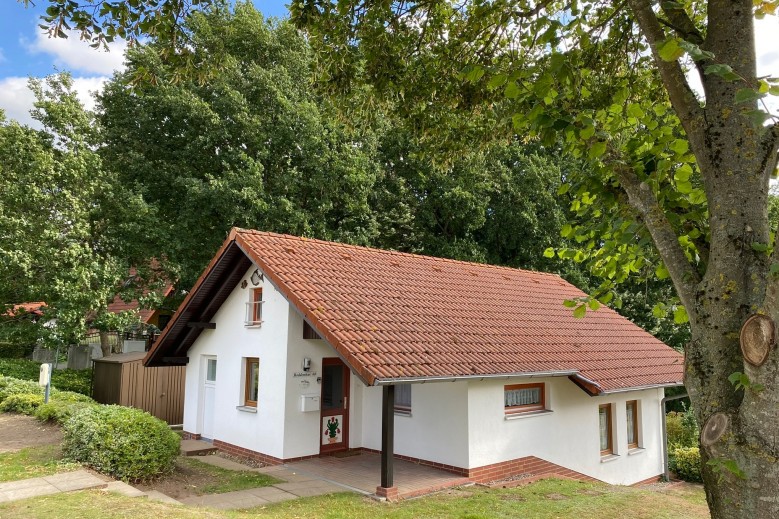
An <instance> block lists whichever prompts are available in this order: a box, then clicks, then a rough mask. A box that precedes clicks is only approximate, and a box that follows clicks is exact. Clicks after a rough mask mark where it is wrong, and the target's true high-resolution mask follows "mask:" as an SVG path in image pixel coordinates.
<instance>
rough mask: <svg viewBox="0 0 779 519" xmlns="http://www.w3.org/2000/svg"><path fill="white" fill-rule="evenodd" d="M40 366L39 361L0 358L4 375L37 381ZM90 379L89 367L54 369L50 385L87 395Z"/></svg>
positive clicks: (1, 372) (0, 365)
mask: <svg viewBox="0 0 779 519" xmlns="http://www.w3.org/2000/svg"><path fill="white" fill-rule="evenodd" d="M40 367H41V364H40V363H39V362H35V361H32V360H27V359H3V358H0V374H2V375H5V376H6V377H13V378H18V379H22V380H32V381H35V382H37V381H38V374H39V373H40ZM91 379H92V370H91V369H80V370H75V369H55V370H54V371H53V372H52V374H51V385H52V386H56V387H57V388H59V389H61V390H63V391H74V392H76V393H81V394H82V395H89V389H90V385H91Z"/></svg>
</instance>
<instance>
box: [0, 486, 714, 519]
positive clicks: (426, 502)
mask: <svg viewBox="0 0 779 519" xmlns="http://www.w3.org/2000/svg"><path fill="white" fill-rule="evenodd" d="M685 492H688V493H698V494H703V490H702V489H700V487H693V488H692V489H689V490H686V491H685ZM696 501H697V500H696ZM0 517H15V518H20V519H27V518H30V519H32V518H41V519H43V518H47V519H48V518H50V517H58V518H60V519H76V518H79V519H81V518H83V519H104V518H106V519H110V518H125V517H165V518H166V519H183V518H203V519H212V518H218V517H225V518H233V519H249V518H254V517H260V518H278V519H292V518H296V519H297V518H328V519H339V518H344V519H346V518H350V519H352V518H371V519H373V518H377V519H382V518H393V519H394V518H399V519H404V518H420V517H424V518H442V519H443V518H460V519H482V518H485V519H486V518H506V519H508V518H512V519H513V518H517V517H522V518H527V519H553V518H571V519H581V518H582V517H598V518H599V519H623V518H625V517H630V518H631V519H704V518H708V517H709V514H708V511H707V509H706V506H705V504H703V503H700V502H693V501H692V500H691V499H690V498H689V496H687V495H679V494H678V493H677V491H675V490H668V491H664V492H653V491H648V490H637V489H633V488H625V487H611V486H608V485H601V484H589V483H578V482H574V481H559V480H544V481H539V482H537V483H535V484H532V485H530V486H528V487H524V488H518V489H505V490H490V489H486V488H482V487H471V488H465V489H462V490H454V491H451V492H448V493H447V492H443V493H440V494H437V495H434V496H428V497H423V498H419V499H413V500H409V501H403V502H400V503H393V504H387V503H378V502H375V501H373V500H371V499H368V498H366V497H364V496H359V495H356V494H333V495H328V496H321V497H315V498H306V499H297V500H294V501H286V502H284V503H279V504H275V505H268V506H264V507H258V508H254V509H251V510H246V511H237V512H223V511H218V510H208V509H197V508H189V507H184V506H177V505H166V504H161V503H155V502H150V501H148V500H141V499H132V498H125V497H122V496H118V495H112V494H105V493H101V492H99V491H90V492H76V493H69V494H60V495H57V496H46V497H41V498H35V499H28V500H25V501H19V502H14V503H6V504H3V505H0Z"/></svg>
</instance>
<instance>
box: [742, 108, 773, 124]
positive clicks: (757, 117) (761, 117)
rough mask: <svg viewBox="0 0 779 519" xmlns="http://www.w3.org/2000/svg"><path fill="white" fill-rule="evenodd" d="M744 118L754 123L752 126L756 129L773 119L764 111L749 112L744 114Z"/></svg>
mask: <svg viewBox="0 0 779 519" xmlns="http://www.w3.org/2000/svg"><path fill="white" fill-rule="evenodd" d="M744 116H745V117H746V118H747V119H749V121H750V122H751V123H752V126H754V127H755V128H759V127H760V126H763V123H765V122H766V121H767V120H768V119H770V118H771V116H770V115H769V114H767V113H766V112H764V111H763V110H748V111H746V112H744Z"/></svg>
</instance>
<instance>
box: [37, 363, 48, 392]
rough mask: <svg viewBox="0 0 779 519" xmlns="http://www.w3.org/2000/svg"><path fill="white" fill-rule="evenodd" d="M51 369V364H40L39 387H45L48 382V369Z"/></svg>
mask: <svg viewBox="0 0 779 519" xmlns="http://www.w3.org/2000/svg"><path fill="white" fill-rule="evenodd" d="M50 369H51V364H45V363H44V364H41V372H40V375H39V376H38V385H39V386H41V387H46V386H47V385H48V384H49V370H50Z"/></svg>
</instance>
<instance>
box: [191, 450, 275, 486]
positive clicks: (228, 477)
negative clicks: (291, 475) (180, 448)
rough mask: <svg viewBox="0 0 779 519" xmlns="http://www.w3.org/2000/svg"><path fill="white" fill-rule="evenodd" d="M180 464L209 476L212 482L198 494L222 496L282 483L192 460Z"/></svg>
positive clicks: (258, 475)
mask: <svg viewBox="0 0 779 519" xmlns="http://www.w3.org/2000/svg"><path fill="white" fill-rule="evenodd" d="M180 463H182V464H183V465H185V466H188V467H189V468H191V469H194V470H196V471H197V472H200V473H205V474H207V475H208V476H209V479H210V480H211V482H210V483H208V484H205V485H202V486H198V488H197V493H198V494H222V493H224V492H233V491H236V490H245V489H247V488H257V487H267V486H270V485H275V484H276V483H281V482H282V481H281V480H279V479H276V478H274V477H272V476H268V475H266V474H261V473H259V472H250V471H245V472H244V471H237V470H227V469H223V468H220V467H214V466H213V465H209V464H208V463H203V462H202V461H198V460H195V459H191V458H181V459H180Z"/></svg>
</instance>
